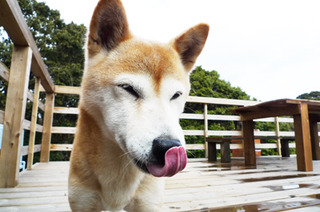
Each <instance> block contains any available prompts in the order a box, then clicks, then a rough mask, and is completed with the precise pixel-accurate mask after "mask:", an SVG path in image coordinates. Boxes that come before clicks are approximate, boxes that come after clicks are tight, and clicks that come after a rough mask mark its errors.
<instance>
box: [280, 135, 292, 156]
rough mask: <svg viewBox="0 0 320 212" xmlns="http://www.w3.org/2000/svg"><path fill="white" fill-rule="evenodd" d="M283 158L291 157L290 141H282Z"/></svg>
mask: <svg viewBox="0 0 320 212" xmlns="http://www.w3.org/2000/svg"><path fill="white" fill-rule="evenodd" d="M280 142H281V156H282V157H290V149H289V140H288V139H281V141H280Z"/></svg>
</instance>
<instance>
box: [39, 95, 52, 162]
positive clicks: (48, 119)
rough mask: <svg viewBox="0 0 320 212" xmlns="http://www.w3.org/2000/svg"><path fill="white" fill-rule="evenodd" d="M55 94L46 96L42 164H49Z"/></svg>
mask: <svg viewBox="0 0 320 212" xmlns="http://www.w3.org/2000/svg"><path fill="white" fill-rule="evenodd" d="M53 107H54V94H50V93H47V94H46V104H45V110H44V120H43V132H42V141H41V155H40V161H41V162H49V157H50V143H51V129H52V120H53Z"/></svg>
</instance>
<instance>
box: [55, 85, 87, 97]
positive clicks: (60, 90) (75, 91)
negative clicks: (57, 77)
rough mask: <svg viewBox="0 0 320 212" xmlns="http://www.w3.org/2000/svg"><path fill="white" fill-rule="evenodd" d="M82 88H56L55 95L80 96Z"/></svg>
mask: <svg viewBox="0 0 320 212" xmlns="http://www.w3.org/2000/svg"><path fill="white" fill-rule="evenodd" d="M80 92H81V88H80V87H73V86H61V85H59V86H58V85H56V86H55V93H60V94H75V95H80Z"/></svg>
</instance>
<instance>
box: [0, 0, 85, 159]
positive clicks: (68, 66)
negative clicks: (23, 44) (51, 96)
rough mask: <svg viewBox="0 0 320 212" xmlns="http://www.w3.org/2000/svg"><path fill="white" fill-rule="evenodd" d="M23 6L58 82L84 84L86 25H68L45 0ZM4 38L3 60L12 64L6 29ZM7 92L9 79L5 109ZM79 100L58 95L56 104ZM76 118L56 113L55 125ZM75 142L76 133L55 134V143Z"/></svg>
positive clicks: (3, 87)
mask: <svg viewBox="0 0 320 212" xmlns="http://www.w3.org/2000/svg"><path fill="white" fill-rule="evenodd" d="M19 5H20V7H21V10H22V13H23V15H24V17H25V20H26V22H27V24H28V26H29V29H30V31H31V33H32V35H33V37H34V40H35V42H36V44H37V46H38V49H39V52H40V54H41V56H42V58H43V61H44V62H45V64H46V65H47V68H48V71H49V73H50V75H51V77H52V79H53V81H54V84H55V85H68V86H80V83H81V77H82V73H83V68H84V51H83V46H84V37H85V34H86V27H85V26H84V25H82V24H81V25H77V24H75V23H73V22H72V23H69V24H66V23H65V22H64V20H63V19H61V17H60V12H59V11H57V10H52V9H50V8H49V7H48V6H47V5H46V4H45V3H43V2H37V1H36V0H19ZM0 37H1V38H0V60H1V62H3V63H4V64H5V65H6V66H8V67H10V60H11V54H12V49H13V48H12V46H13V44H12V42H11V40H10V39H9V38H8V36H6V32H5V31H4V29H3V28H0ZM33 87H34V79H33V76H32V75H31V76H30V83H29V88H30V89H33ZM6 91H7V84H6V82H4V81H1V80H0V98H1V99H0V109H1V110H3V109H4V107H5V96H6ZM43 98H44V97H43ZM78 101H79V97H78V96H74V95H57V96H56V98H55V102H56V106H57V105H59V106H69V107H77V105H78ZM31 107H32V103H28V105H27V114H28V110H30V109H31ZM27 116H28V115H26V118H27V119H28V117H27ZM41 117H43V116H41ZM29 120H30V119H29ZM76 120H77V117H76V116H73V117H65V115H55V116H54V121H53V125H55V126H75V123H76ZM40 122H41V120H40ZM72 141H73V136H65V137H63V135H61V136H59V135H57V136H53V137H52V143H72ZM68 155H69V154H68V153H63V152H62V153H53V154H51V159H57V160H59V159H66V158H68Z"/></svg>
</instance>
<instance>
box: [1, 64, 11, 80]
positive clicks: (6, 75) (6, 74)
mask: <svg viewBox="0 0 320 212" xmlns="http://www.w3.org/2000/svg"><path fill="white" fill-rule="evenodd" d="M9 75H10V73H9V69H8V67H7V66H6V65H5V64H3V63H2V62H0V77H1V78H2V79H4V80H5V81H7V82H8V81H9Z"/></svg>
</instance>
